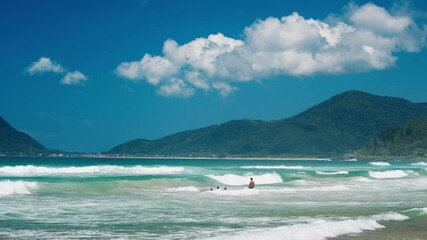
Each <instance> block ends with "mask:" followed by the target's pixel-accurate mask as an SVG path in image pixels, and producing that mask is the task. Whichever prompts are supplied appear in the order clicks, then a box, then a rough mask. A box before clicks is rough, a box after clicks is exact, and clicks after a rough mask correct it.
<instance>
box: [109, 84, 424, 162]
mask: <svg viewBox="0 0 427 240" xmlns="http://www.w3.org/2000/svg"><path fill="white" fill-rule="evenodd" d="M421 116H427V106H426V105H423V104H417V103H411V102H409V101H407V100H404V99H400V98H394V97H381V96H376V95H372V94H369V93H365V92H360V91H348V92H345V93H342V94H339V95H337V96H335V97H332V98H331V99H329V100H327V101H325V102H322V103H320V104H318V105H316V106H314V107H312V108H310V109H308V110H307V111H305V112H302V113H300V114H298V115H296V116H294V117H291V118H287V119H281V120H276V121H269V122H265V121H257V120H233V121H230V122H226V123H224V124H221V125H214V126H209V127H206V128H200V129H196V130H190V131H185V132H181V133H177V134H174V135H170V136H166V137H164V138H160V139H157V140H134V141H131V142H128V143H124V144H121V145H119V146H117V147H115V148H113V149H112V150H110V151H109V153H112V154H122V153H124V151H126V153H127V154H135V155H182V156H184V155H197V156H204V155H212V154H214V155H217V156H223V155H240V156H330V155H334V154H342V153H346V152H350V151H354V150H357V149H359V148H361V147H362V146H363V145H364V144H366V143H367V142H368V141H369V140H370V139H372V138H373V137H374V136H376V135H377V134H378V133H379V132H380V131H381V130H384V129H386V128H389V127H391V126H396V125H399V124H403V123H406V122H407V121H409V120H411V119H415V118H418V117H421Z"/></svg>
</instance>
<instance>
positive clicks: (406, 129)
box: [358, 117, 427, 157]
mask: <svg viewBox="0 0 427 240" xmlns="http://www.w3.org/2000/svg"><path fill="white" fill-rule="evenodd" d="M358 155H365V156H405V157H427V117H423V118H419V119H416V120H413V121H410V122H409V123H406V124H404V125H400V126H396V127H391V128H389V129H387V130H384V131H382V132H381V133H380V134H379V135H378V136H377V137H375V138H374V139H373V140H371V141H370V142H369V143H368V144H367V145H366V146H365V147H363V148H362V149H361V150H360V151H358Z"/></svg>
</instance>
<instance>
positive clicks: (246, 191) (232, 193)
mask: <svg viewBox="0 0 427 240" xmlns="http://www.w3.org/2000/svg"><path fill="white" fill-rule="evenodd" d="M205 193H206V194H215V195H222V196H253V195H258V194H259V193H260V191H259V190H258V189H249V188H243V189H233V190H231V189H227V190H222V189H215V190H212V191H207V192H205Z"/></svg>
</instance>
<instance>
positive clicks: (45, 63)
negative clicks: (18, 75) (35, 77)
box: [26, 57, 65, 74]
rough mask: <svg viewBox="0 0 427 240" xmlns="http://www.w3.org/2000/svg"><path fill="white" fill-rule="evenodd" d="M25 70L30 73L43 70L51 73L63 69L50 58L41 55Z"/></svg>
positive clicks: (62, 70) (59, 71) (60, 71)
mask: <svg viewBox="0 0 427 240" xmlns="http://www.w3.org/2000/svg"><path fill="white" fill-rule="evenodd" d="M26 71H27V72H28V73H30V74H36V73H43V72H53V73H62V72H64V71H65V69H64V68H63V67H62V66H61V65H59V64H57V63H54V62H52V61H51V60H50V58H47V57H41V58H40V59H39V60H38V61H36V62H33V63H32V64H31V65H30V66H29V67H28V68H27V69H26Z"/></svg>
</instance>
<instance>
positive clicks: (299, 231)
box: [212, 213, 408, 240]
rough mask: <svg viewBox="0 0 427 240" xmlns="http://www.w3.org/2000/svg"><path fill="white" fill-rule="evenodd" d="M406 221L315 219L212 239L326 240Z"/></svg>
mask: <svg viewBox="0 0 427 240" xmlns="http://www.w3.org/2000/svg"><path fill="white" fill-rule="evenodd" d="M406 219H408V217H406V216H404V215H401V214H398V213H387V214H381V215H375V216H372V217H361V218H357V219H346V220H337V221H327V220H323V219H317V220H313V221H310V222H307V223H304V224H295V225H290V226H282V227H277V228H268V229H262V230H252V231H246V232H242V233H239V234H236V235H223V236H217V237H214V238H212V239H228V240H234V239H248V240H252V239H269V240H275V239H280V240H291V239H292V240H295V239H307V240H325V239H327V238H332V237H338V236H341V235H345V234H351V233H361V232H363V231H372V230H376V229H381V228H385V227H384V226H383V225H381V224H380V223H378V221H403V220H406Z"/></svg>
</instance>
